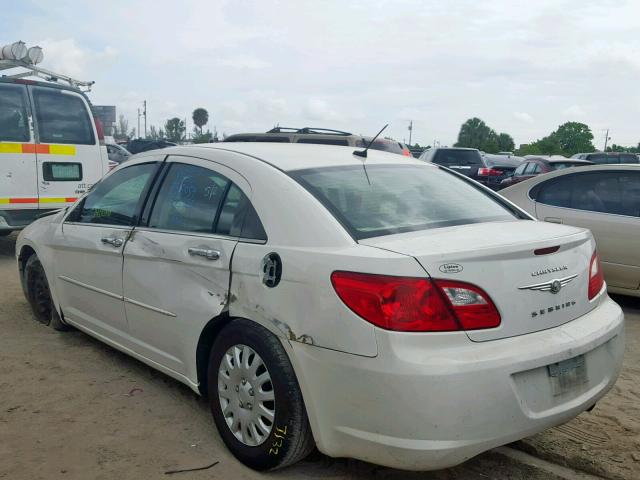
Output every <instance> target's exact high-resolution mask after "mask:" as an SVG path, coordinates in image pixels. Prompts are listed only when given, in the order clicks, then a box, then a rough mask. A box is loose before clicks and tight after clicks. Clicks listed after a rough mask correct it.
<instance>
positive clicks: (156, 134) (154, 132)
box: [147, 125, 164, 140]
mask: <svg viewBox="0 0 640 480" xmlns="http://www.w3.org/2000/svg"><path fill="white" fill-rule="evenodd" d="M147 138H150V139H151V140H160V139H163V138H164V131H163V130H162V129H161V128H156V126H155V125H151V126H150V127H149V135H147Z"/></svg>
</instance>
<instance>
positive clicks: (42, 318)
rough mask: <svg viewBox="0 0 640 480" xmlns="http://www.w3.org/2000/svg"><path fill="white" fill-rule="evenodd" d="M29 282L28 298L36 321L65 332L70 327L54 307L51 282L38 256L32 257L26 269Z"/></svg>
mask: <svg viewBox="0 0 640 480" xmlns="http://www.w3.org/2000/svg"><path fill="white" fill-rule="evenodd" d="M24 271H25V276H26V280H27V282H26V283H27V297H28V300H29V303H30V304H31V310H33V315H34V316H35V317H36V320H37V321H39V322H40V323H42V324H44V325H49V326H50V327H51V328H53V329H54V330H59V331H64V330H68V329H69V327H68V326H67V325H66V324H64V323H62V319H61V318H60V315H59V314H58V311H57V310H56V308H55V307H54V305H53V300H52V299H51V291H50V290H49V282H48V281H47V276H46V274H45V273H44V268H42V264H41V263H40V259H39V258H38V256H37V255H31V256H30V257H29V259H28V260H27V263H26V265H25V268H24Z"/></svg>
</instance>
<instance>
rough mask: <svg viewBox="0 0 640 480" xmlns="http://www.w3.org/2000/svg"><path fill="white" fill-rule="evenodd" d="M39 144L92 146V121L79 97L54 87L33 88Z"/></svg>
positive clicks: (93, 142)
mask: <svg viewBox="0 0 640 480" xmlns="http://www.w3.org/2000/svg"><path fill="white" fill-rule="evenodd" d="M32 91H33V100H34V104H35V112H36V119H37V126H38V133H39V137H40V143H62V144H74V145H94V144H95V143H96V141H95V137H94V135H93V122H92V120H91V117H90V116H89V111H88V110H87V105H86V103H85V101H84V100H83V99H82V97H80V96H78V95H74V94H72V93H69V92H67V91H64V90H58V89H55V88H41V87H35V88H33V90H32Z"/></svg>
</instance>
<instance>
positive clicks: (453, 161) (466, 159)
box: [432, 149, 482, 166]
mask: <svg viewBox="0 0 640 480" xmlns="http://www.w3.org/2000/svg"><path fill="white" fill-rule="evenodd" d="M432 162H433V163H437V164H439V165H445V166H446V165H482V158H481V157H480V152H478V151H477V150H455V149H449V150H438V151H437V152H436V154H435V155H434V157H433V160H432Z"/></svg>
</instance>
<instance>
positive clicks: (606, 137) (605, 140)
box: [602, 128, 609, 152]
mask: <svg viewBox="0 0 640 480" xmlns="http://www.w3.org/2000/svg"><path fill="white" fill-rule="evenodd" d="M608 141H609V129H608V128H607V133H606V134H605V136H604V150H602V151H603V152H606V151H607V142H608Z"/></svg>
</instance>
